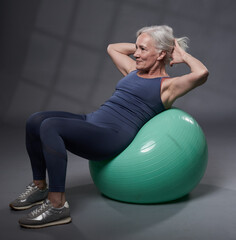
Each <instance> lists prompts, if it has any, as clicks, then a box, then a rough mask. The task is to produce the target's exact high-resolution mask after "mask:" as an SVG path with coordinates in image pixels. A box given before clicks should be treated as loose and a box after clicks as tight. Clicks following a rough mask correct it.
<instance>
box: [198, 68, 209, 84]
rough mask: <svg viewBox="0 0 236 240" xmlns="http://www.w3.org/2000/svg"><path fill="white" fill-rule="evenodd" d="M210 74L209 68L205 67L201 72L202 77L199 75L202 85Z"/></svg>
mask: <svg viewBox="0 0 236 240" xmlns="http://www.w3.org/2000/svg"><path fill="white" fill-rule="evenodd" d="M208 76H209V71H208V69H207V68H206V69H204V70H203V71H202V72H201V73H200V77H199V85H202V84H204V83H205V82H206V81H207V79H208Z"/></svg>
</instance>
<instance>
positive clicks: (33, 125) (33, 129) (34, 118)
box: [26, 112, 45, 134]
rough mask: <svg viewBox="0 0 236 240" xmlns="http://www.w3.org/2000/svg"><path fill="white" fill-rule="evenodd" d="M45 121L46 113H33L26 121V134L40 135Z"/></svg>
mask: <svg viewBox="0 0 236 240" xmlns="http://www.w3.org/2000/svg"><path fill="white" fill-rule="evenodd" d="M44 119H45V117H44V112H36V113H33V114H32V115H31V116H30V117H29V118H28V119H27V121H26V133H36V134H39V130H40V126H41V123H42V122H43V121H44Z"/></svg>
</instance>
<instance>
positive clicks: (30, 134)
mask: <svg viewBox="0 0 236 240" xmlns="http://www.w3.org/2000/svg"><path fill="white" fill-rule="evenodd" d="M135 134H136V132H135V131H133V132H132V131H125V128H120V129H119V130H117V129H114V128H112V127H110V126H109V125H108V126H105V125H104V126H101V125H100V126H99V124H96V123H92V122H89V121H87V115H77V114H73V113H68V112H57V111H47V112H38V113H35V114H33V115H31V116H30V118H29V119H28V121H27V124H26V148H27V152H28V154H29V157H30V161H31V166H32V172H33V179H34V180H44V179H46V170H47V172H48V179H49V191H51V192H64V191H65V179H66V168H67V152H66V150H69V151H70V152H72V153H74V154H76V155H79V156H81V157H83V158H86V159H89V160H106V159H111V158H113V157H115V156H116V155H118V154H119V153H120V152H122V151H123V150H124V149H125V148H126V147H127V146H128V145H129V144H130V143H131V141H132V140H133V138H134V136H135Z"/></svg>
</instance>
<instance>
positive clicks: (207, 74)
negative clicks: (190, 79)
mask: <svg viewBox="0 0 236 240" xmlns="http://www.w3.org/2000/svg"><path fill="white" fill-rule="evenodd" d="M208 76H209V71H208V69H205V71H204V72H203V83H205V82H206V81H207V79H208Z"/></svg>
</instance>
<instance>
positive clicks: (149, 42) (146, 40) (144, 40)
mask: <svg viewBox="0 0 236 240" xmlns="http://www.w3.org/2000/svg"><path fill="white" fill-rule="evenodd" d="M136 44H137V45H143V46H153V45H154V40H153V38H152V37H151V36H150V35H149V34H147V33H142V34H140V35H139V36H138V37H137V40H136Z"/></svg>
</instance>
